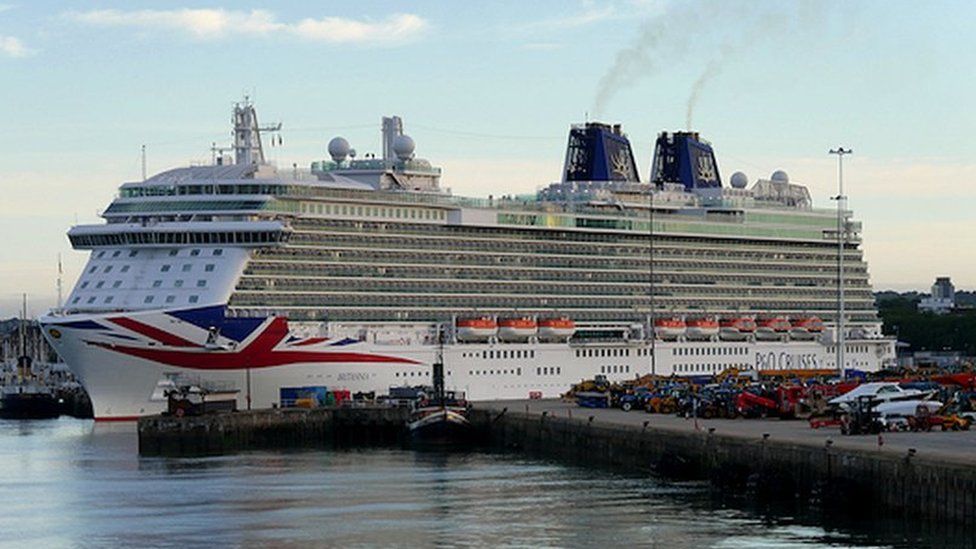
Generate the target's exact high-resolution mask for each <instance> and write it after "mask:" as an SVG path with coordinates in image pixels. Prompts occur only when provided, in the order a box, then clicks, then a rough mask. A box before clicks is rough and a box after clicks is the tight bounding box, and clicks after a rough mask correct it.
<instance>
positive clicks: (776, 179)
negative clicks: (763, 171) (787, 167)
mask: <svg viewBox="0 0 976 549" xmlns="http://www.w3.org/2000/svg"><path fill="white" fill-rule="evenodd" d="M769 179H770V180H771V181H772V182H773V183H789V182H790V176H789V175H787V174H786V172H784V171H783V170H776V171H775V172H773V175H772V176H770V178H769Z"/></svg>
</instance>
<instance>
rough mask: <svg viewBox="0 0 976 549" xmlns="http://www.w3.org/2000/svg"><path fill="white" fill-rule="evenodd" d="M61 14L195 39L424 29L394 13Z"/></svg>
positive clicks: (360, 40) (357, 38)
mask: <svg viewBox="0 0 976 549" xmlns="http://www.w3.org/2000/svg"><path fill="white" fill-rule="evenodd" d="M66 16H67V17H68V18H70V19H73V20H75V21H79V22H82V23H85V24H89V25H94V26H101V27H130V28H142V29H147V30H175V31H178V32H182V33H185V34H188V35H189V36H190V37H192V38H194V39H197V40H216V39H221V38H225V37H228V36H241V35H243V36H269V35H272V34H286V35H291V36H295V37H297V38H300V39H303V40H308V41H311V42H325V43H330V44H399V43H404V42H409V41H411V40H415V39H417V38H419V37H420V36H422V35H423V34H424V33H425V32H426V31H427V29H428V28H429V27H430V24H429V23H428V22H427V20H425V19H423V18H422V17H420V16H417V15H412V14H394V15H390V16H389V17H387V18H386V19H384V20H381V21H371V20H355V19H347V18H343V17H323V18H321V19H312V18H306V19H302V20H301V21H298V22H291V23H285V22H280V21H278V19H277V17H276V16H275V14H274V13H272V12H270V11H267V10H251V11H240V10H225V9H189V8H184V9H174V10H134V11H122V10H115V9H106V10H92V11H86V12H68V13H67V14H66Z"/></svg>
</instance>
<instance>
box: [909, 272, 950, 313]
mask: <svg viewBox="0 0 976 549" xmlns="http://www.w3.org/2000/svg"><path fill="white" fill-rule="evenodd" d="M955 306H956V288H955V286H953V285H952V280H950V279H949V277H947V276H940V277H938V278H936V279H935V284H933V285H932V296H931V297H925V298H922V300H921V301H919V303H918V310H919V311H923V312H931V313H935V314H945V313H948V312H949V311H951V310H952V309H953V307H955Z"/></svg>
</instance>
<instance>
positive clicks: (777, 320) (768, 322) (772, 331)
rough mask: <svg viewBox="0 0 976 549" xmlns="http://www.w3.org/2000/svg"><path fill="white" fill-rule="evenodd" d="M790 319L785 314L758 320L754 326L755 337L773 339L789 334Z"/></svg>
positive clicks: (764, 339) (766, 339)
mask: <svg viewBox="0 0 976 549" xmlns="http://www.w3.org/2000/svg"><path fill="white" fill-rule="evenodd" d="M790 328H792V325H791V324H790V320H789V319H788V318H786V317H785V316H771V317H766V318H762V319H760V320H759V322H758V325H757V326H756V339H760V340H763V341H775V340H778V339H783V337H784V336H786V335H787V334H789V332H790Z"/></svg>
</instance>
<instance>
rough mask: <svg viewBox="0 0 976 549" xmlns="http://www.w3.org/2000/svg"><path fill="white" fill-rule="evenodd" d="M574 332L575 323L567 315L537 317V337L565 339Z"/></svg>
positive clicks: (556, 339)
mask: <svg viewBox="0 0 976 549" xmlns="http://www.w3.org/2000/svg"><path fill="white" fill-rule="evenodd" d="M575 333H576V323H575V322H573V319H571V318H569V317H568V316H558V317H549V318H541V319H539V339H542V340H545V341H566V340H567V339H569V338H571V337H573V334H575Z"/></svg>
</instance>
